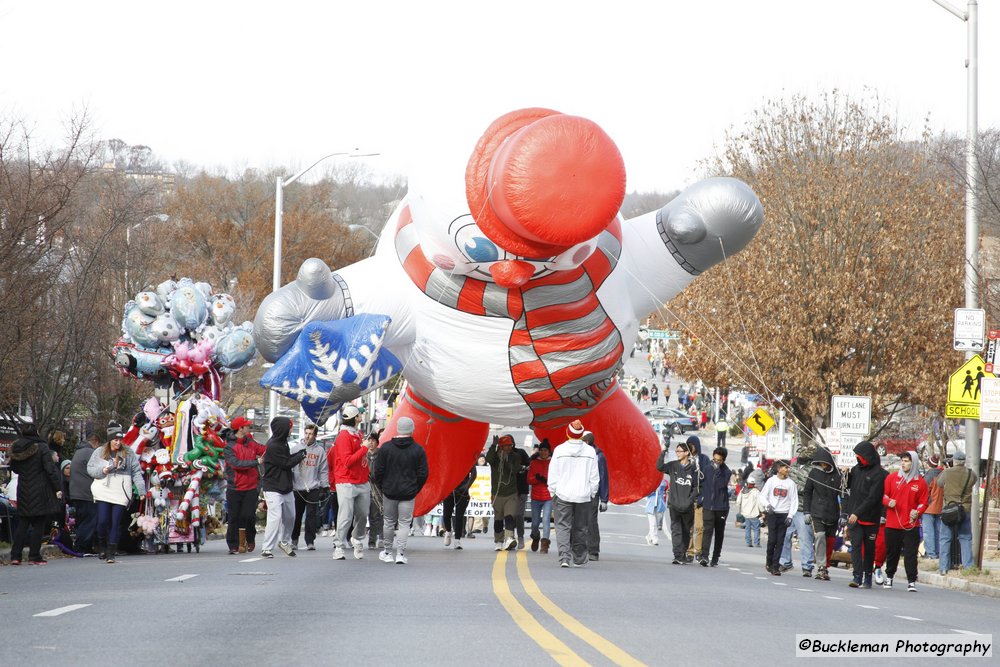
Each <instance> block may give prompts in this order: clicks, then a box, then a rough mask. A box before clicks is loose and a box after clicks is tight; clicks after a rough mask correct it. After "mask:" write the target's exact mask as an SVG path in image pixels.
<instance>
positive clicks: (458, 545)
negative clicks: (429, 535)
mask: <svg viewBox="0 0 1000 667" xmlns="http://www.w3.org/2000/svg"><path fill="white" fill-rule="evenodd" d="M455 548H456V549H461V548H462V540H460V539H457V538H456V539H455Z"/></svg>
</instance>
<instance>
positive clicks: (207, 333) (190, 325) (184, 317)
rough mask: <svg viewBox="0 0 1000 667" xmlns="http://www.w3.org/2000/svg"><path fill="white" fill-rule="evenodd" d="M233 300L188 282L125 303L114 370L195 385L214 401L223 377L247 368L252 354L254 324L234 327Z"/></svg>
mask: <svg viewBox="0 0 1000 667" xmlns="http://www.w3.org/2000/svg"><path fill="white" fill-rule="evenodd" d="M235 312H236V301H235V299H233V297H232V296H230V295H229V294H225V293H217V294H216V293H213V290H212V286H211V285H210V284H208V283H203V282H199V283H196V282H194V281H193V280H191V279H190V278H181V279H180V280H176V281H175V280H165V281H163V282H162V283H160V284H159V285H157V286H156V289H155V290H150V291H143V292H139V293H138V294H136V295H135V298H134V299H132V300H131V301H129V302H128V303H126V304H125V312H124V317H123V318H122V336H121V338H119V339H118V342H117V343H115V345H114V350H113V358H114V363H115V366H116V367H117V368H118V370H119V371H120V372H121V373H122V374H123V375H127V376H129V377H134V378H139V379H149V380H153V381H166V382H176V383H177V385H178V386H180V387H182V388H188V387H191V386H194V387H195V388H196V389H198V390H199V391H201V392H202V393H204V394H206V395H208V396H210V397H211V398H213V399H215V400H218V399H219V390H220V387H221V384H222V377H223V376H224V375H225V374H228V373H235V372H237V371H239V370H241V369H243V368H246V367H247V366H249V365H250V364H251V363H252V362H253V358H254V356H255V355H256V353H257V350H256V347H255V345H254V339H253V324H252V323H251V322H243V323H242V324H239V325H237V324H235V323H234V322H233V315H234V314H235Z"/></svg>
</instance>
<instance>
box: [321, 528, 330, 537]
mask: <svg viewBox="0 0 1000 667" xmlns="http://www.w3.org/2000/svg"><path fill="white" fill-rule="evenodd" d="M319 536H320V537H330V531H329V530H324V531H323V532H322V533H320V534H319Z"/></svg>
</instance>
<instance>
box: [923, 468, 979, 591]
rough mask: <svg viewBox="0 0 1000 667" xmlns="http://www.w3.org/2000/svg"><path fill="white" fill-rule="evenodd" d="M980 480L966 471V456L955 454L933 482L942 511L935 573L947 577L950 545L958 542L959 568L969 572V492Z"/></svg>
mask: <svg viewBox="0 0 1000 667" xmlns="http://www.w3.org/2000/svg"><path fill="white" fill-rule="evenodd" d="M978 480H979V477H978V476H977V475H976V473H974V472H973V471H972V470H970V469H969V468H966V467H965V452H956V453H955V457H954V459H953V460H952V467H950V468H948V469H947V470H945V471H944V472H942V473H941V474H940V475H938V476H937V479H935V480H934V483H935V484H936V485H937V486H939V487H941V489H942V491H943V496H944V498H943V501H944V505H943V506H942V508H941V523H942V524H943V525H942V526H941V542H940V545H939V546H940V548H939V549H938V553H939V555H940V560H939V561H938V572H940V573H941V574H942V575H944V574H947V572H948V570H949V569H950V568H951V543H952V542H953V541H954V540H955V539H957V540H958V544H959V548H960V549H961V553H962V567H963V568H969V567H972V565H973V560H972V492H973V491H974V490H975V489H976V483H977V481H978Z"/></svg>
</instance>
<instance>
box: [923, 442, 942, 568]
mask: <svg viewBox="0 0 1000 667" xmlns="http://www.w3.org/2000/svg"><path fill="white" fill-rule="evenodd" d="M927 468H928V470H927V472H926V473H924V483H925V484H927V490H928V492H929V495H930V500H929V502H928V503H927V511H926V512H924V514H923V516H922V517H920V522H921V526H922V527H923V530H924V557H925V558H933V559H935V560H937V558H938V543H939V542H940V541H941V537H940V536H941V528H942V525H941V506H942V505H944V490H943V489H942V488H941V487H940V486H938V485H936V484H935V483H934V480H935V479H937V478H938V475H940V474H941V471H942V469H941V459H940V458H938V456H937V454H934V455H933V456H931V457H930V458H929V459H927Z"/></svg>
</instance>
